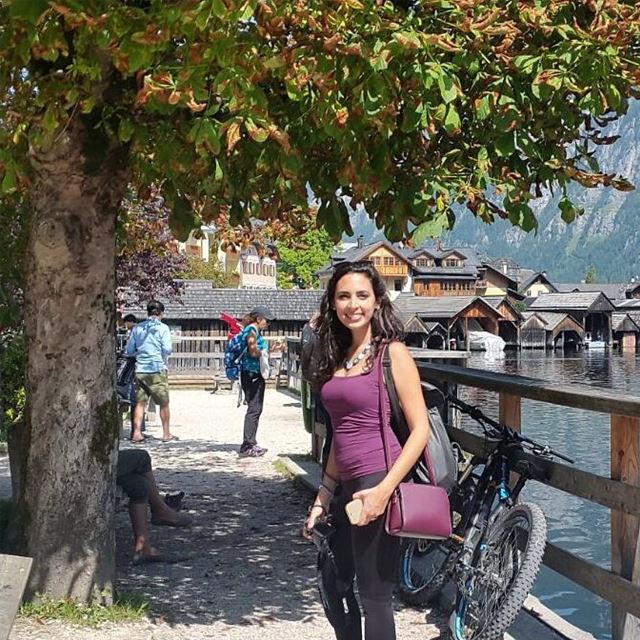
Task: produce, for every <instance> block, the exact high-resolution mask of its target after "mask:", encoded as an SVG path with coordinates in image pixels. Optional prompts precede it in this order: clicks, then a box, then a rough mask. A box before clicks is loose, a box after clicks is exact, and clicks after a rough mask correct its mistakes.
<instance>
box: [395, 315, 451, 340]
mask: <svg viewBox="0 0 640 640" xmlns="http://www.w3.org/2000/svg"><path fill="white" fill-rule="evenodd" d="M404 330H405V331H406V332H407V333H422V334H425V335H431V334H432V333H439V334H441V335H445V336H446V334H447V330H446V329H445V328H444V327H443V326H442V325H441V324H440V323H439V322H433V321H428V320H421V319H420V318H419V317H418V316H413V317H412V318H411V319H410V320H409V321H408V322H405V323H404Z"/></svg>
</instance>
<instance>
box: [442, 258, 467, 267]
mask: <svg viewBox="0 0 640 640" xmlns="http://www.w3.org/2000/svg"><path fill="white" fill-rule="evenodd" d="M442 264H443V266H445V267H461V266H462V265H461V264H460V260H458V259H457V258H447V259H446V260H443V262H442Z"/></svg>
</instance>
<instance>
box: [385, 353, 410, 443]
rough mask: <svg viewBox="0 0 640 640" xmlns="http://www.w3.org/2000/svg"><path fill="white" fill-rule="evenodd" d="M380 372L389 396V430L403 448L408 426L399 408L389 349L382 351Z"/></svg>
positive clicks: (407, 435) (407, 436)
mask: <svg viewBox="0 0 640 640" xmlns="http://www.w3.org/2000/svg"><path fill="white" fill-rule="evenodd" d="M382 370H383V373H384V383H385V385H386V387H387V394H388V395H389V404H390V405H391V428H392V429H393V432H394V433H395V435H396V438H398V442H399V443H400V446H404V443H405V442H406V441H407V440H408V438H409V425H408V424H407V419H406V418H405V417H404V412H403V411H402V407H401V406H400V399H399V398H398V392H397V391H396V383H395V381H394V379H393V371H392V369H391V355H390V354H389V347H388V346H387V348H386V349H385V350H384V354H383V356H382Z"/></svg>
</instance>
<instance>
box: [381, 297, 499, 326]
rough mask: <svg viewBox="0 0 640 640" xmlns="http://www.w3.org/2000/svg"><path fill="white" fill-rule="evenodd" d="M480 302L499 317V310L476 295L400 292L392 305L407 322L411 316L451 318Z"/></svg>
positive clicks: (436, 318)
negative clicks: (430, 295)
mask: <svg viewBox="0 0 640 640" xmlns="http://www.w3.org/2000/svg"><path fill="white" fill-rule="evenodd" d="M476 303H477V304H480V305H482V306H483V307H485V308H486V310H487V311H488V312H489V314H490V315H492V316H494V317H495V318H501V317H502V316H501V314H500V312H499V311H497V310H496V309H494V308H493V307H492V306H491V305H490V304H489V303H488V302H485V301H484V300H483V299H482V298H480V297H478V296H433V297H428V296H416V295H414V294H413V293H401V294H400V295H399V296H398V297H397V298H396V299H395V300H394V301H393V305H394V307H395V308H396V310H397V312H398V314H399V315H400V317H401V318H402V320H403V322H407V321H408V320H410V319H411V318H412V317H413V316H418V317H419V318H421V319H423V320H424V319H433V320H439V319H451V318H455V317H456V316H457V315H458V314H460V313H462V312H463V311H464V310H465V309H466V308H467V307H470V306H471V305H473V304H476Z"/></svg>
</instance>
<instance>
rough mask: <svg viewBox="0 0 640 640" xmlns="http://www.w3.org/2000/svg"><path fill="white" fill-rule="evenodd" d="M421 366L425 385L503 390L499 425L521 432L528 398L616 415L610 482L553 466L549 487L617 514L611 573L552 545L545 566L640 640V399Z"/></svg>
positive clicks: (482, 446)
mask: <svg viewBox="0 0 640 640" xmlns="http://www.w3.org/2000/svg"><path fill="white" fill-rule="evenodd" d="M418 368H419V370H420V377H421V378H422V379H423V380H429V381H431V382H436V383H440V384H442V383H446V384H452V385H463V386H468V387H475V388H478V389H485V390H487V391H493V392H495V393H497V394H498V396H499V414H500V415H499V418H500V420H501V421H502V422H503V423H505V424H507V425H509V426H511V427H513V428H514V429H517V430H518V431H520V430H521V426H522V425H521V399H522V398H528V399H530V400H537V401H539V402H546V403H548V404H555V405H562V406H566V407H576V408H579V409H584V410H588V411H598V412H603V413H607V414H610V416H611V477H609V478H607V477H604V476H599V475H596V474H593V473H589V472H588V471H582V470H579V469H575V468H573V467H571V466H569V465H566V464H561V463H558V462H553V461H549V462H548V469H547V471H548V473H547V479H546V480H545V481H544V482H545V484H547V485H548V486H550V487H553V488H554V489H558V490H560V491H564V492H567V493H570V494H572V495H574V496H578V497H579V498H583V499H585V500H589V501H591V502H594V503H597V504H599V505H602V506H604V507H608V508H609V509H611V571H608V570H606V569H603V568H602V567H599V566H598V565H596V564H594V563H592V562H589V561H588V560H585V559H584V558H581V557H579V556H577V555H575V554H573V553H570V552H569V551H566V550H565V549H561V548H560V547H558V546H556V545H554V544H553V543H551V542H548V543H547V548H546V552H545V556H544V563H545V564H546V565H547V566H549V567H550V568H551V569H553V570H554V571H557V572H558V573H560V574H561V575H563V576H566V577H567V578H569V579H570V580H573V581H574V582H576V583H577V584H579V585H581V586H582V587H584V588H586V589H588V590H589V591H591V592H592V593H594V594H596V595H598V596H600V597H601V598H604V599H605V600H607V601H609V602H610V603H611V604H612V605H613V611H612V637H613V640H623V639H624V640H638V639H640V544H639V536H638V533H639V528H640V527H639V522H640V521H639V520H638V518H639V517H640V466H639V461H640V398H639V397H632V396H629V395H626V394H621V393H615V392H613V391H609V390H607V389H594V388H593V387H587V386H586V385H585V386H581V385H560V384H557V383H551V382H546V381H543V380H538V379H534V378H525V377H522V376H515V375H504V374H499V373H492V372H488V371H485V370H479V369H467V368H462V367H456V366H451V365H443V364H431V363H421V362H419V361H418ZM525 426H526V425H525ZM450 431H451V435H452V437H453V438H454V439H455V440H456V441H458V442H459V443H460V444H461V446H462V447H463V449H465V450H467V451H470V452H472V453H480V452H482V451H486V446H487V442H486V440H485V439H483V438H482V437H480V436H476V435H474V434H471V433H469V432H466V431H462V430H461V429H457V428H451V429H450ZM602 444H603V443H598V445H599V446H602ZM525 456H526V454H525Z"/></svg>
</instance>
